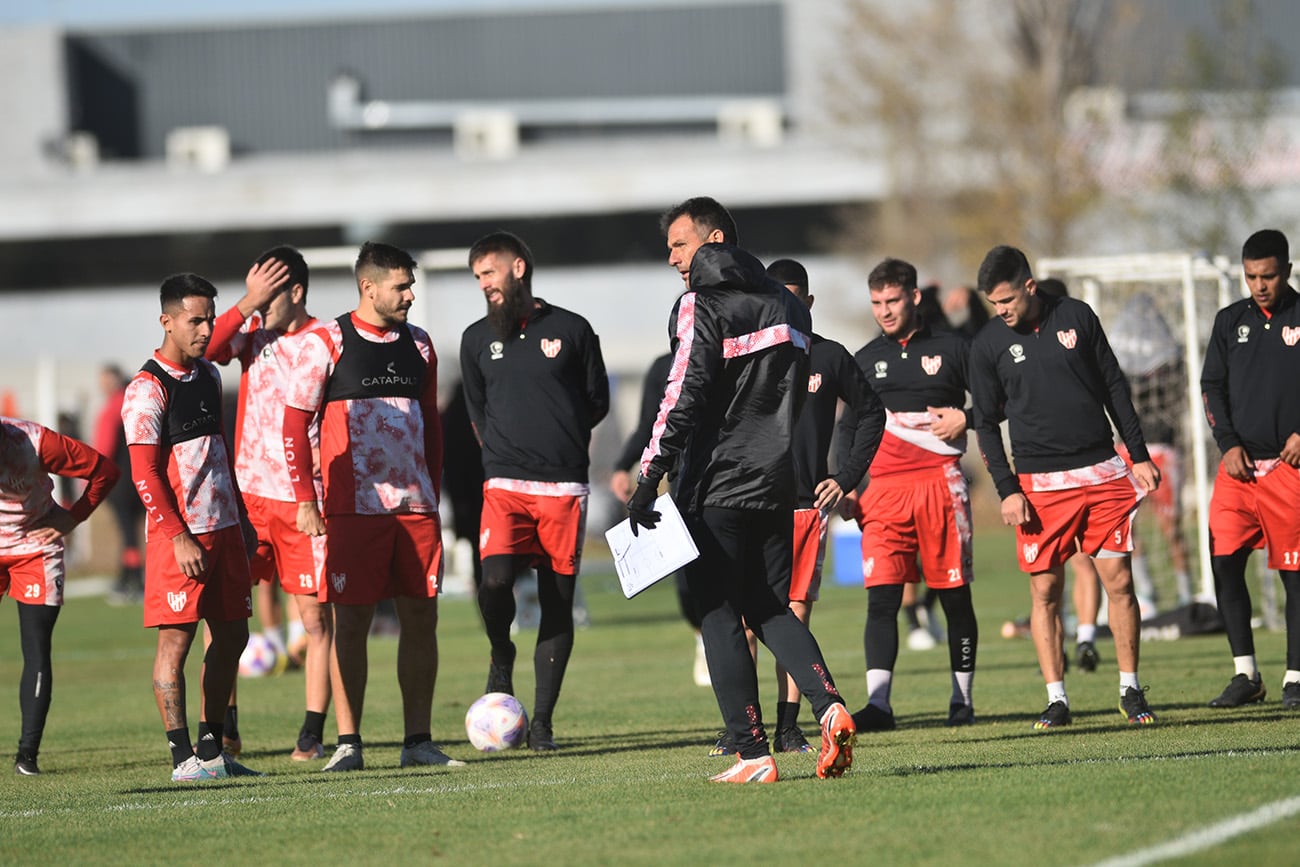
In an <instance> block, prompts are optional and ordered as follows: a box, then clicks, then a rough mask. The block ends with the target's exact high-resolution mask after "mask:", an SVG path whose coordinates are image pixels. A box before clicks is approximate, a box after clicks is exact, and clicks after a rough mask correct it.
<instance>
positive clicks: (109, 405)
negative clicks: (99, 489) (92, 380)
mask: <svg viewBox="0 0 1300 867" xmlns="http://www.w3.org/2000/svg"><path fill="white" fill-rule="evenodd" d="M126 383H127V378H126V376H125V374H123V373H122V371H121V370H120V369H119V368H118V366H117V365H115V364H106V365H104V366H103V367H101V368H100V370H99V388H100V391H101V392H102V393H103V395H104V405H103V407H101V408H100V411H99V415H98V416H97V417H96V419H95V435H94V438H93V439H92V440H91V444H92V445H93V446H94V448H95V451H97V452H99V453H100V454H101V455H106V456H108V457H109V458H110V459H111V460H112V461H113V463H114V464H116V465H117V466H118V467H119V468H120V467H129V466H130V465H131V456H130V453H129V452H128V451H127V449H126V434H125V433H124V431H123V429H122V400H123V398H124V397H125V396H126ZM107 504H108V509H109V511H110V512H111V513H112V515H113V523H114V524H116V525H117V532H118V535H119V537H120V538H121V540H122V547H121V549H120V551H119V552H118V570H117V581H116V582H115V583H114V584H113V589H112V590H110V591H109V594H108V599H109V602H110V603H111V604H115V605H122V604H128V603H138V602H139V601H140V600H141V599H143V598H144V561H143V559H141V557H140V533H141V532H142V530H143V529H144V507H143V506H141V505H140V498H139V497H137V496H136V494H135V489H134V488H133V487H132V486H131V485H114V486H113V489H112V490H111V491H110V492H109V494H108V500H107Z"/></svg>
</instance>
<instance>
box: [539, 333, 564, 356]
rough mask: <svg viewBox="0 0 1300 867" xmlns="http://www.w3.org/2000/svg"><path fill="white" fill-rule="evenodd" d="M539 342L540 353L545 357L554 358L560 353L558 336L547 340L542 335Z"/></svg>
mask: <svg viewBox="0 0 1300 867" xmlns="http://www.w3.org/2000/svg"><path fill="white" fill-rule="evenodd" d="M541 344H542V355H545V356H546V357H547V358H554V357H555V356H557V355H559V354H560V338H558V337H557V338H555V339H554V340H547V339H546V338H545V337H543V338H542V340H541Z"/></svg>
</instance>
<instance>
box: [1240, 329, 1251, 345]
mask: <svg viewBox="0 0 1300 867" xmlns="http://www.w3.org/2000/svg"><path fill="white" fill-rule="evenodd" d="M1247 340H1250V326H1249V325H1238V326H1237V342H1238V343H1245V342H1246V341H1247Z"/></svg>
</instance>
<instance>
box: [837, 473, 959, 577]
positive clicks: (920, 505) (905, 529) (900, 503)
mask: <svg viewBox="0 0 1300 867" xmlns="http://www.w3.org/2000/svg"><path fill="white" fill-rule="evenodd" d="M859 510H860V511H859V516H860V517H859V518H858V521H859V524H860V525H861V527H862V583H863V585H864V586H866V587H878V586H880V585H883V584H915V583H917V582H919V581H920V580H921V575H922V574H924V575H925V583H926V584H927V585H928V586H930V587H933V588H935V589H937V590H943V589H946V588H949V587H961V586H962V585H964V584H969V583H971V581H973V580H974V577H975V573H974V570H973V568H972V566H971V519H970V490H969V488H968V487H967V484H966V477H965V475H963V473H962V471H961V467H960V466H959V465H958V464H957V462H956V461H953V462H952V463H950V464H945V465H944V466H941V467H928V468H926V469H922V470H914V471H912V472H907V473H892V474H890V475H887V476H881V477H879V478H874V479H872V480H871V481H870V483H868V485H867V489H866V491H864V492H863V494H862V497H861V498H860V501H859ZM918 559H919V560H920V572H918V571H917V560H918Z"/></svg>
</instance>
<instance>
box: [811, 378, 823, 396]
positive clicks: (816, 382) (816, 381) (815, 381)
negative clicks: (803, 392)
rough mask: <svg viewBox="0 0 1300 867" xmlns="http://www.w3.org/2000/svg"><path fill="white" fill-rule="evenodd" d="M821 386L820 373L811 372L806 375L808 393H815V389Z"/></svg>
mask: <svg viewBox="0 0 1300 867" xmlns="http://www.w3.org/2000/svg"><path fill="white" fill-rule="evenodd" d="M821 387H822V375H821V374H820V373H814V374H811V375H810V376H809V377H808V393H809V394H816V393H817V389H819V388H821Z"/></svg>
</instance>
